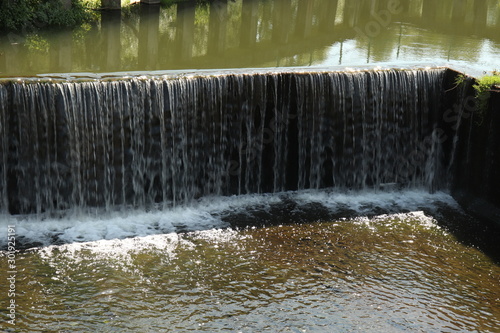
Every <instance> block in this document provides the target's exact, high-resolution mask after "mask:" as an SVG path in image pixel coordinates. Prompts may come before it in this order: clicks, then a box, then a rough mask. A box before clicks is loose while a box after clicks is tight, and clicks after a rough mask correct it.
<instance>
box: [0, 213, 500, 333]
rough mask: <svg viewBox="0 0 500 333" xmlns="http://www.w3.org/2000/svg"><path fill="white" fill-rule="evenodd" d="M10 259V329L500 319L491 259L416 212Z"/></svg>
mask: <svg viewBox="0 0 500 333" xmlns="http://www.w3.org/2000/svg"><path fill="white" fill-rule="evenodd" d="M1 262H2V264H1V265H2V266H1V279H0V285H1V286H2V291H3V290H6V289H7V287H6V285H5V281H6V277H5V272H6V270H7V268H6V265H5V260H2V261H1ZM16 262H17V266H18V273H17V278H18V279H17V280H16V288H17V290H18V293H17V296H16V297H15V300H16V306H17V309H16V311H17V312H16V315H17V321H16V326H11V325H9V324H6V323H5V322H2V325H3V327H4V328H9V327H10V330H7V331H16V332H42V331H43V332H56V331H57V332H89V331H102V332H125V331H127V332H132V331H136V332H138V331H141V332H158V331H175V332H187V331H197V332H215V331H231V332H263V331H266V330H269V331H272V332H333V331H335V332H361V331H363V332H367V331H371V332H403V331H404V332H407V331H411V332H457V331H458V332H471V331H477V332H498V327H500V289H499V288H498V285H499V282H500V267H499V266H498V265H496V264H494V263H493V262H492V261H491V260H490V259H489V258H488V257H487V256H485V255H484V254H483V253H482V252H480V251H479V250H478V249H476V248H474V247H470V246H465V245H463V244H461V243H460V242H458V241H457V240H456V239H455V237H454V236H452V234H450V233H449V232H447V231H446V230H445V229H443V228H441V227H439V224H438V221H437V220H435V219H433V218H432V217H430V216H426V215H425V214H424V213H423V212H412V213H405V214H389V215H380V216H375V217H372V218H367V217H359V218H353V219H344V218H343V219H339V220H335V221H328V222H317V223H306V224H292V225H279V226H271V227H264V228H256V227H254V228H248V229H245V230H239V231H238V230H234V229H225V230H222V229H213V230H207V231H198V232H191V233H186V234H176V233H172V234H165V235H154V236H147V237H137V238H129V239H126V240H121V241H120V240H102V241H97V242H90V243H73V244H67V245H62V246H50V247H46V248H41V249H36V250H33V251H28V252H22V253H18V254H17V258H16ZM0 300H1V301H2V304H6V301H7V300H6V294H5V293H4V292H2V294H1V295H0ZM2 312H3V313H4V314H5V313H6V311H5V309H2Z"/></svg>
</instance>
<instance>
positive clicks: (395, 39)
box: [0, 0, 500, 76]
mask: <svg viewBox="0 0 500 333" xmlns="http://www.w3.org/2000/svg"><path fill="white" fill-rule="evenodd" d="M499 57H500V6H499V5H498V1H496V0H444V1H435V0H417V1H410V0H372V1H368V0H356V1H347V0H300V1H299V0H273V1H269V0H266V1H263V0H260V1H259V0H236V1H227V0H216V1H212V2H210V3H209V4H205V5H198V6H197V5H195V3H194V1H185V2H181V3H179V4H177V5H172V6H170V7H164V8H160V7H159V6H148V5H142V6H135V7H133V8H132V9H131V10H126V11H125V10H124V11H123V12H122V13H120V12H103V13H102V15H101V21H100V22H99V23H98V24H95V25H85V26H83V27H81V28H79V29H76V30H74V31H57V32H43V33H38V34H26V35H25V34H22V33H19V34H13V33H11V34H9V35H4V36H2V37H1V38H0V72H1V73H0V75H1V76H16V75H31V74H38V73H54V72H109V71H139V70H140V71H143V70H160V69H161V70H169V69H197V68H246V67H275V66H310V65H322V66H325V65H363V64H366V63H376V62H391V63H395V64H398V63H402V62H407V61H408V62H422V61H425V62H441V63H442V62H457V63H460V64H467V65H471V66H476V67H478V68H483V69H485V70H493V69H495V66H496V65H498V60H496V59H498V58H499Z"/></svg>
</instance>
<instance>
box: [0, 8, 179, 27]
mask: <svg viewBox="0 0 500 333" xmlns="http://www.w3.org/2000/svg"><path fill="white" fill-rule="evenodd" d="M180 1H185V0H161V2H160V3H161V5H163V6H168V5H171V4H173V3H175V2H180ZM137 3H138V1H135V0H122V7H124V8H125V7H127V6H130V5H134V4H137ZM100 9H101V0H43V1H38V0H16V1H12V0H8V1H2V2H1V3H0V33H1V32H19V31H23V32H32V31H38V30H42V29H48V28H58V27H65V28H74V27H77V26H79V25H82V24H84V23H88V22H93V21H97V20H98V19H99V15H98V11H99V10H100Z"/></svg>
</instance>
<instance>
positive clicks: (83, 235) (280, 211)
mask: <svg viewBox="0 0 500 333" xmlns="http://www.w3.org/2000/svg"><path fill="white" fill-rule="evenodd" d="M442 206H446V207H450V208H452V209H459V207H458V205H457V203H456V202H455V201H454V200H453V198H451V196H449V195H448V194H446V193H443V192H437V193H433V194H431V193H428V192H425V191H420V190H405V191H395V192H379V191H374V190H373V191H360V192H338V191H333V190H304V191H296V192H283V193H276V194H260V195H258V194H253V195H241V196H230V197H222V196H219V197H206V198H202V199H200V200H198V201H196V202H192V203H191V204H185V205H183V206H178V207H175V208H170V209H164V210H156V211H149V212H147V211H141V210H122V211H120V212H114V213H106V214H102V215H99V214H97V215H81V214H80V215H77V214H73V215H72V214H68V216H65V217H61V218H49V217H46V218H42V219H40V217H39V216H30V215H28V216H12V215H4V216H3V217H2V219H1V221H2V222H1V224H2V225H3V228H6V227H7V225H15V227H16V235H17V239H18V241H19V242H20V243H22V244H26V245H36V246H48V245H51V244H55V245H57V244H66V243H83V242H97V241H102V240H113V242H118V243H120V242H123V244H122V245H120V246H124V247H126V246H127V244H129V243H130V242H132V243H134V242H137V237H146V236H152V235H161V234H172V233H179V232H192V231H202V230H211V229H227V228H229V227H231V226H233V227H234V226H235V225H236V226H237V227H245V226H251V225H262V223H259V222H260V221H259V219H260V216H262V215H265V216H266V219H267V221H269V220H276V221H280V219H281V218H282V215H285V214H290V218H291V219H293V218H294V216H299V214H300V213H301V212H302V213H304V215H308V214H309V215H314V214H310V212H312V211H315V212H318V211H321V212H320V213H318V214H319V215H314V217H313V220H329V219H331V218H332V216H335V217H342V215H339V214H346V217H352V216H357V217H358V218H362V217H363V216H376V215H381V214H398V213H409V212H419V211H422V210H429V211H435V210H437V209H438V208H439V207H442ZM311 207H312V208H311ZM412 214H413V217H416V218H422V221H424V222H425V223H427V222H426V221H428V219H427V217H426V216H425V215H421V214H423V213H412ZM419 214H420V215H419ZM235 221H236V222H235ZM240 221H241V223H238V222H240ZM294 222H302V220H301V219H300V218H297V220H296V221H293V220H288V221H286V223H294ZM279 223H281V222H277V223H275V224H279ZM267 224H273V223H272V222H267ZM169 237H170V236H169ZM130 238H133V239H136V240H133V241H131V240H130ZM154 239H155V238H145V242H146V243H148V242H149V241H150V240H154ZM1 242H2V243H0V245H1V246H2V247H5V246H6V239H5V240H4V239H2V240H1ZM106 244H108V243H106ZM111 244H115V243H111ZM134 244H135V245H134V246H136V245H137V244H136V243H134Z"/></svg>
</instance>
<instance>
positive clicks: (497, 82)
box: [473, 71, 500, 113]
mask: <svg viewBox="0 0 500 333" xmlns="http://www.w3.org/2000/svg"><path fill="white" fill-rule="evenodd" d="M492 74H493V75H489V76H483V77H482V78H479V79H477V82H476V84H474V85H473V88H474V89H475V90H476V100H477V106H478V111H480V112H481V113H484V112H485V111H486V110H487V109H488V103H489V100H490V96H491V91H492V90H493V89H495V87H496V86H498V87H500V72H498V71H493V73H492ZM497 90H500V89H497Z"/></svg>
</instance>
